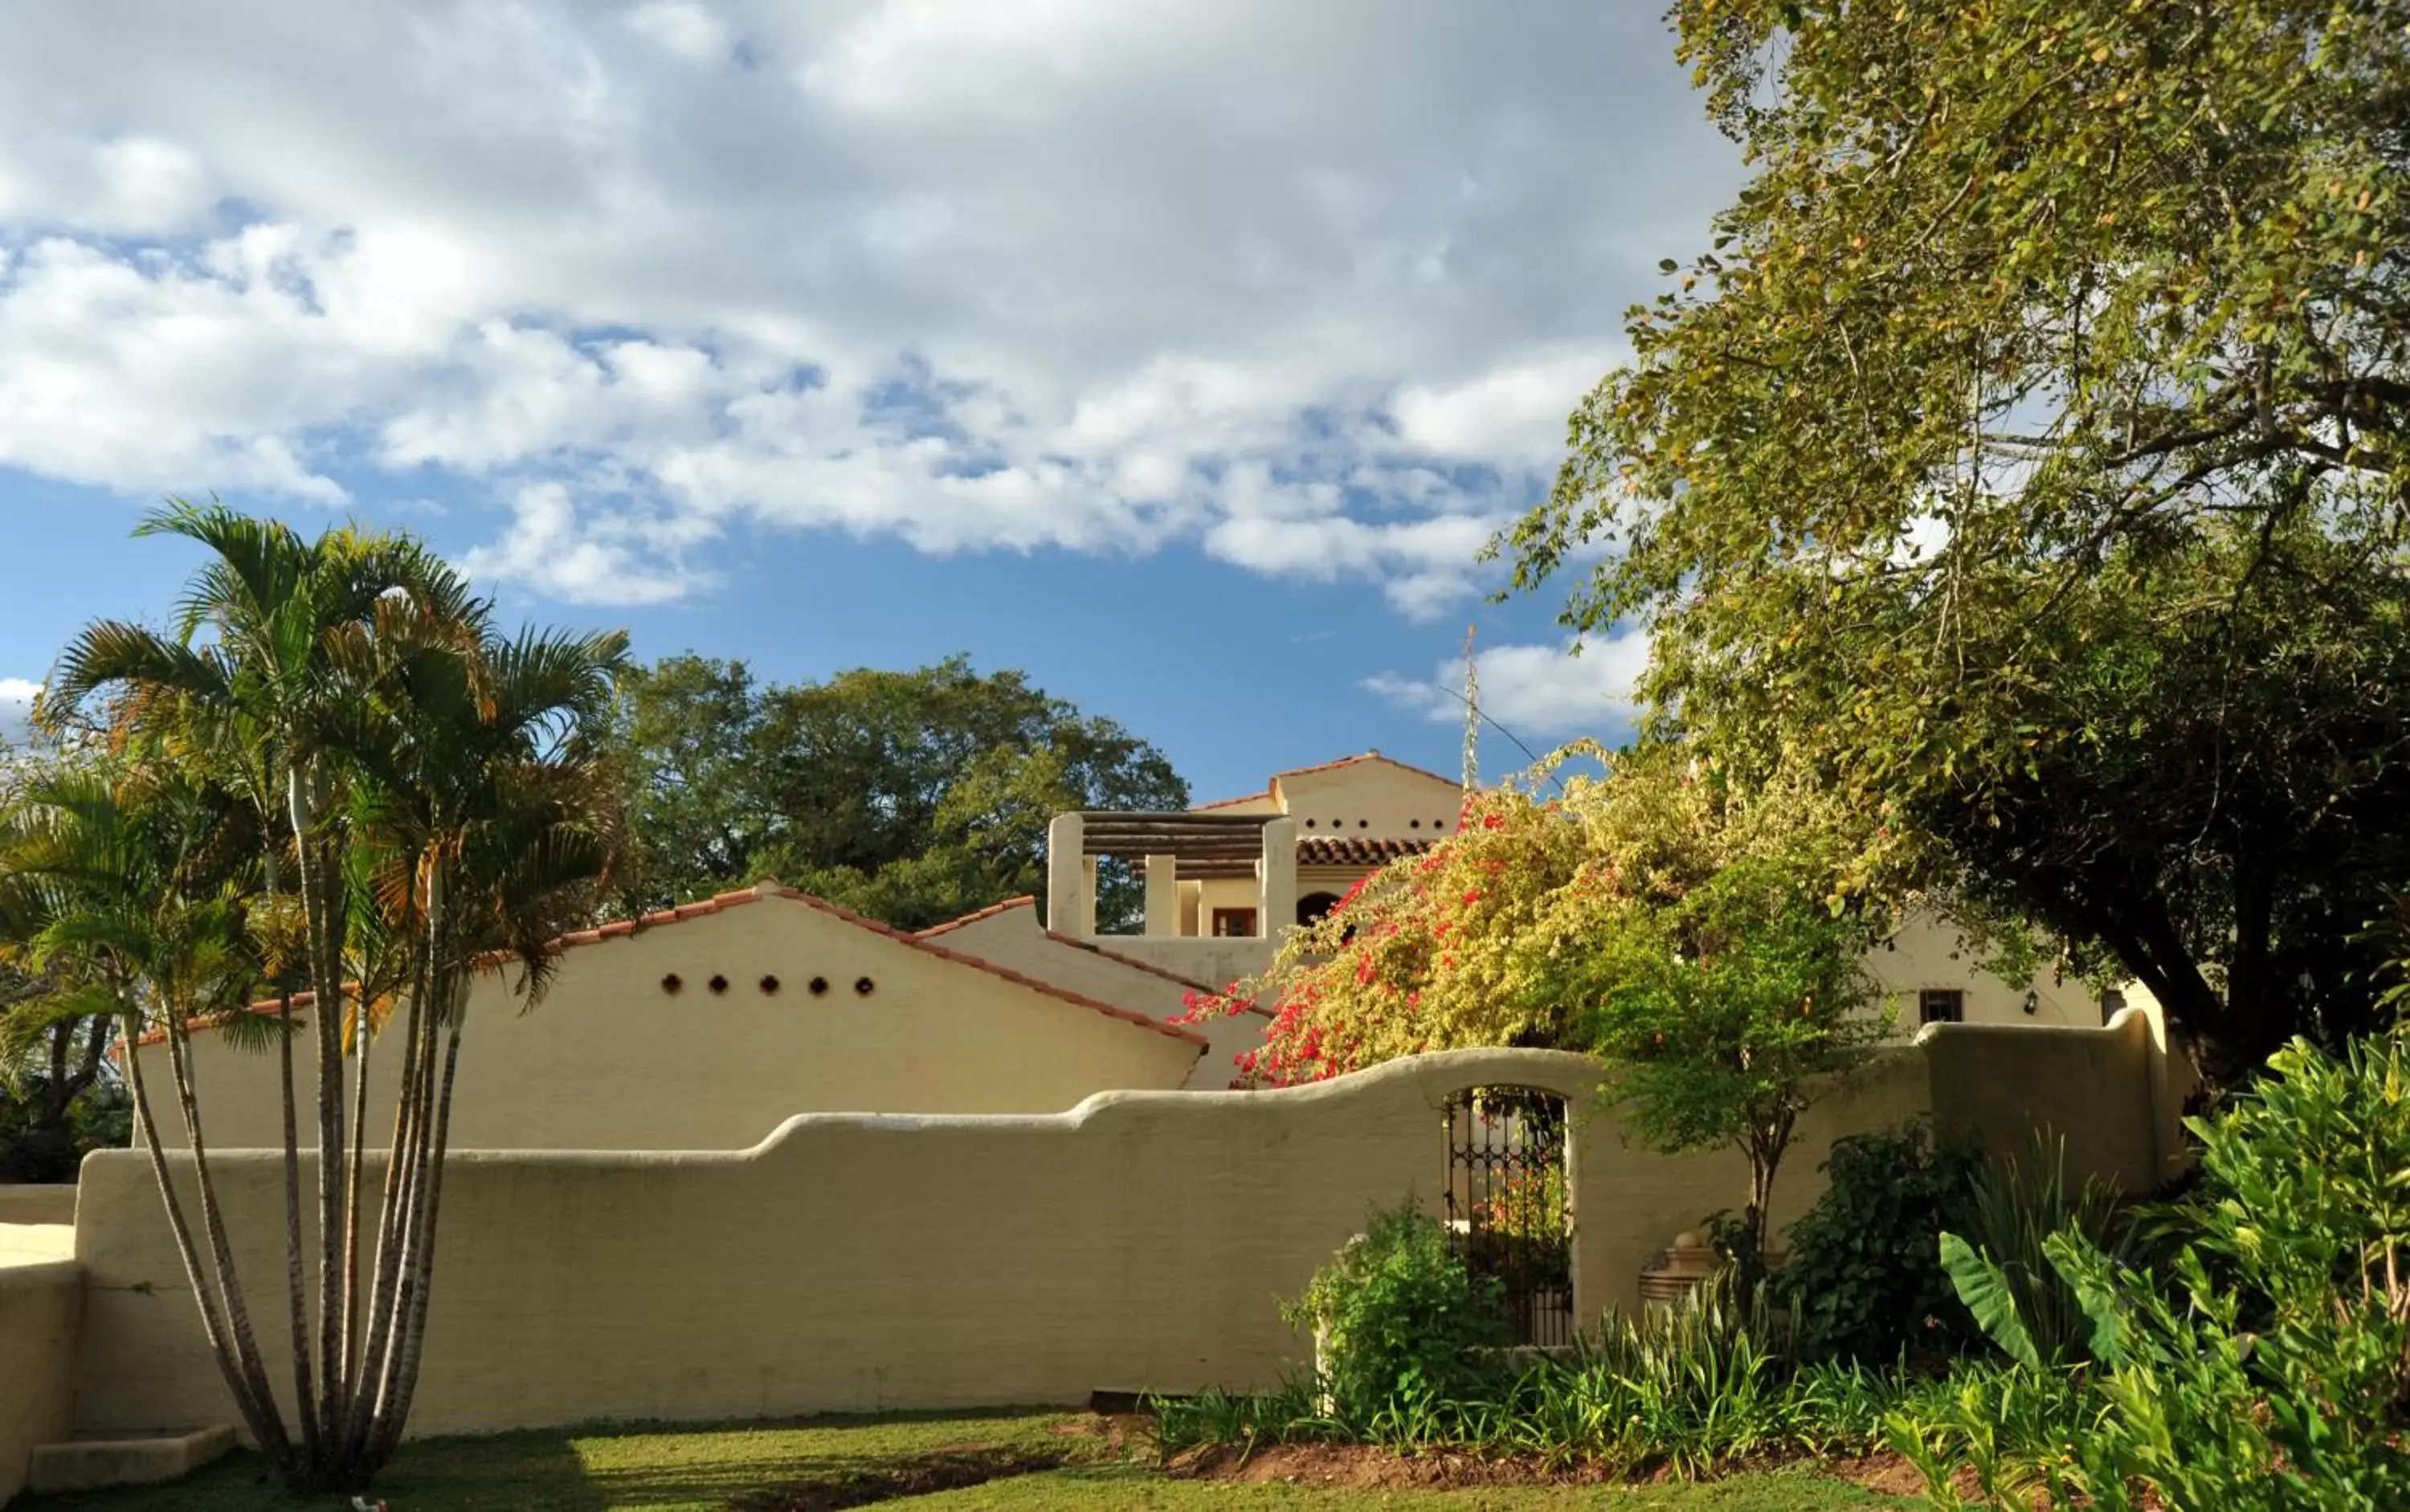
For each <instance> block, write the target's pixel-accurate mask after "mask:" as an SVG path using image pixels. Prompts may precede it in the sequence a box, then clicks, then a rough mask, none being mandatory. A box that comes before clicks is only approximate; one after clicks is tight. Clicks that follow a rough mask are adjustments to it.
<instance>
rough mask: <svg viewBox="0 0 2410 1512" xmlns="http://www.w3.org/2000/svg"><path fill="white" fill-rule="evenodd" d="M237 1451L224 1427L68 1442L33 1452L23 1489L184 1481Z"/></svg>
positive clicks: (144, 1484)
mask: <svg viewBox="0 0 2410 1512" xmlns="http://www.w3.org/2000/svg"><path fill="white" fill-rule="evenodd" d="M233 1447H234V1430H233V1429H231V1428H228V1427H226V1426H225V1425H224V1424H219V1425H217V1426H214V1427H211V1428H196V1429H194V1430H193V1431H192V1432H188V1433H160V1434H155V1435H152V1436H151V1437H148V1438H79V1439H69V1440H67V1441H66V1442H65V1443H64V1444H44V1445H41V1446H40V1447H36V1449H35V1450H34V1462H33V1465H32V1467H31V1469H30V1470H29V1472H28V1473H27V1475H26V1476H25V1485H26V1488H27V1489H28V1490H37V1491H80V1490H92V1489H94V1488H95V1487H100V1486H148V1485H153V1484H155V1483H157V1482H159V1481H163V1480H181V1479H183V1478H184V1477H185V1476H189V1475H191V1474H192V1473H193V1472H194V1471H196V1470H198V1469H199V1468H200V1467H201V1466H203V1465H205V1464H208V1463H209V1462H210V1461H212V1460H214V1459H216V1458H217V1457H218V1456H220V1455H222V1454H225V1452H226V1451H227V1450H229V1449H231V1448H233Z"/></svg>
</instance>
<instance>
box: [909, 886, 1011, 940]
mask: <svg viewBox="0 0 2410 1512" xmlns="http://www.w3.org/2000/svg"><path fill="white" fill-rule="evenodd" d="M1037 907H1038V899H1037V897H1036V896H1035V895H1034V894H1028V893H1024V894H1021V896H1019V897H1009V898H1006V899H1005V900H1004V901H1003V902H1001V903H991V904H989V905H988V906H987V907H986V908H984V909H980V910H979V911H978V912H977V913H966V914H964V915H963V916H962V917H961V918H959V919H949V920H947V921H946V922H945V923H941V924H931V925H930V926H929V927H928V928H926V929H922V930H916V931H914V933H913V936H912V938H915V939H927V938H930V937H931V936H933V935H949V934H951V933H953V932H954V931H955V930H957V929H964V928H967V927H969V926H970V925H972V924H976V923H986V922H987V921H988V920H990V919H993V918H994V917H995V916H996V915H997V914H999V913H1010V912H1011V911H1012V910H1013V909H1035V908H1037Z"/></svg>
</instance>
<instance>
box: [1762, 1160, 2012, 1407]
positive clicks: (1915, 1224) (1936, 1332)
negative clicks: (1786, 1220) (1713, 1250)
mask: <svg viewBox="0 0 2410 1512" xmlns="http://www.w3.org/2000/svg"><path fill="white" fill-rule="evenodd" d="M1980 1169H1981V1156H1980V1154H1979V1153H1978V1152H1977V1151H1976V1150H1975V1149H1974V1148H1973V1147H1972V1146H1971V1145H1970V1144H1967V1143H1966V1142H1964V1141H1936V1140H1935V1139H1933V1138H1932V1137H1931V1135H1930V1133H1929V1132H1928V1130H1927V1129H1926V1127H1924V1125H1922V1124H1911V1125H1909V1126H1907V1127H1902V1128H1899V1129H1896V1130H1894V1131H1892V1132H1889V1133H1881V1134H1858V1135H1852V1136H1851V1137H1850V1138H1848V1139H1844V1140H1840V1141H1836V1142H1835V1144H1834V1145H1833V1149H1832V1153H1831V1154H1830V1155H1829V1156H1826V1157H1825V1161H1824V1171H1825V1175H1826V1177H1827V1183H1826V1185H1825V1187H1824V1191H1823V1195H1822V1196H1821V1197H1819V1198H1818V1199H1816V1205H1815V1206H1814V1207H1812V1208H1810V1209H1808V1213H1807V1214H1806V1215H1805V1216H1803V1217H1801V1218H1800V1219H1799V1221H1798V1222H1796V1223H1794V1224H1793V1225H1792V1226H1791V1229H1790V1230H1789V1235H1790V1250H1791V1255H1790V1258H1789V1259H1787V1260H1786V1261H1784V1262H1783V1266H1782V1269H1781V1270H1780V1271H1778V1272H1776V1273H1775V1276H1774V1287H1775V1289H1776V1293H1777V1295H1778V1296H1780V1297H1782V1298H1785V1299H1787V1300H1788V1301H1790V1302H1791V1304H1792V1305H1793V1307H1794V1308H1796V1309H1797V1310H1798V1313H1799V1324H1800V1345H1801V1348H1802V1350H1803V1352H1804V1353H1806V1354H1807V1355H1808V1357H1809V1358H1811V1359H1822V1358H1831V1357H1837V1358H1840V1359H1855V1360H1862V1361H1865V1362H1866V1363H1869V1364H1877V1363H1888V1362H1890V1361H1893V1360H1896V1359H1900V1358H1902V1357H1903V1356H1904V1355H1909V1354H1914V1353H1929V1352H1933V1351H1937V1350H1939V1351H1954V1350H1955V1349H1956V1348H1957V1347H1958V1346H1959V1345H1961V1344H1962V1343H1963V1342H1965V1339H1966V1336H1967V1330H1966V1328H1965V1316H1966V1315H1965V1313H1964V1311H1963V1310H1962V1309H1961V1308H1960V1307H1959V1305H1958V1304H1957V1301H1956V1299H1955V1298H1954V1296H1953V1293H1952V1290H1951V1285H1950V1278H1949V1276H1948V1275H1946V1274H1945V1273H1944V1272H1943V1271H1942V1269H1941V1266H1940V1264H1939V1263H1938V1260H1937V1258H1936V1246H1937V1245H1938V1243H1940V1238H1941V1234H1942V1231H1943V1230H1944V1229H1949V1228H1952V1227H1957V1226H1963V1225H1964V1224H1965V1222H1966V1221H1967V1211H1968V1208H1969V1207H1970V1205H1971V1202H1972V1196H1973V1189H1974V1183H1975V1180H1976V1173H1977V1171H1978V1170H1980Z"/></svg>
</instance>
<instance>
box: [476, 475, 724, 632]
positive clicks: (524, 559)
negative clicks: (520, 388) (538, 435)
mask: <svg viewBox="0 0 2410 1512" xmlns="http://www.w3.org/2000/svg"><path fill="white" fill-rule="evenodd" d="M511 513H512V520H511V525H510V528H509V529H508V530H507V531H504V532H503V533H502V537H501V540H499V541H497V542H495V543H494V544H493V545H488V546H480V547H478V548H477V549H475V550H473V551H472V552H470V553H469V554H468V555H467V556H466V557H464V558H462V559H461V562H460V568H461V571H463V572H465V573H467V574H469V575H470V576H471V577H472V578H476V579H484V580H488V581H508V582H516V583H524V584H526V585H528V586H529V587H530V588H533V589H537V590H538V591H540V592H544V593H546V594H549V595H551V596H552V597H554V598H557V599H560V600H563V601H565V602H567V603H663V602H666V601H668V600H672V599H678V598H683V597H685V596H686V594H687V593H688V592H689V591H690V590H691V589H696V588H699V587H703V586H704V585H706V584H707V583H708V582H709V581H710V578H709V575H708V574H703V573H699V572H696V571H694V570H692V569H690V568H689V567H688V566H687V565H686V562H685V560H684V558H685V549H684V548H685V547H686V546H687V545H690V543H691V540H692V538H693V535H694V533H695V532H694V531H693V530H692V529H691V528H689V527H682V526H680V525H679V524H678V523H677V522H676V521H675V520H669V521H663V520H648V519H646V518H645V517H644V516H642V515H641V514H638V513H635V512H633V511H627V510H619V511H614V510H608V509H591V508H587V509H581V508H580V507H578V505H577V504H575V503H574V502H572V500H571V498H570V491H569V489H568V487H566V486H564V485H561V484H559V483H534V484H530V485H528V486H527V487H522V488H521V489H519V490H518V492H517V493H516V495H515V496H514V497H513V498H512V501H511Z"/></svg>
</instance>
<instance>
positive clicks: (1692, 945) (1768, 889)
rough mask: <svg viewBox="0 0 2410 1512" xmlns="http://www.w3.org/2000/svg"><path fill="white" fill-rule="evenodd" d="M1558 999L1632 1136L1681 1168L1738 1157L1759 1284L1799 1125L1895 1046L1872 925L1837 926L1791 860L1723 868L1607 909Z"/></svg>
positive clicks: (1747, 1256)
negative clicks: (1777, 1182) (1676, 1157)
mask: <svg viewBox="0 0 2410 1512" xmlns="http://www.w3.org/2000/svg"><path fill="white" fill-rule="evenodd" d="M1600 917H1601V921H1602V923H1604V927H1602V928H1600V929H1599V930H1598V931H1597V932H1596V933H1595V934H1594V935H1592V936H1590V937H1589V938H1590V949H1587V950H1583V951H1579V952H1566V953H1564V954H1563V955H1562V956H1561V957H1560V963H1561V969H1560V970H1559V971H1558V972H1557V973H1555V974H1554V982H1555V986H1556V988H1557V990H1560V991H1561V992H1563V993H1564V994H1565V995H1566V996H1568V998H1569V999H1570V1000H1571V1001H1572V1002H1574V1003H1575V1004H1576V1005H1578V1009H1577V1011H1578V1012H1579V1014H1580V1019H1579V1022H1580V1025H1581V1028H1582V1032H1583V1039H1585V1040H1586V1041H1587V1042H1588V1043H1589V1044H1590V1045H1591V1046H1593V1047H1594V1048H1596V1049H1597V1050H1598V1051H1599V1053H1600V1054H1604V1056H1606V1057H1607V1060H1608V1063H1609V1067H1610V1069H1609V1072H1608V1077H1607V1082H1606V1086H1605V1091H1604V1096H1605V1100H1606V1101H1607V1103H1608V1104H1609V1105H1610V1106H1613V1107H1616V1108H1618V1109H1619V1110H1620V1111H1621V1112H1622V1113H1623V1116H1624V1127H1625V1130H1626V1133H1627V1136H1628V1137H1630V1138H1632V1139H1633V1140H1635V1141H1639V1142H1641V1143H1644V1144H1646V1145H1648V1147H1649V1148H1652V1149H1656V1150H1662V1151H1664V1152H1666V1153H1669V1154H1688V1153H1691V1152H1695V1151H1704V1150H1711V1149H1718V1148H1736V1149H1738V1150H1740V1151H1741V1152H1742V1153H1743V1154H1744V1155H1746V1156H1748V1157H1749V1170H1750V1183H1749V1205H1748V1206H1747V1207H1746V1208H1745V1209H1744V1210H1743V1211H1742V1214H1741V1221H1742V1229H1741V1233H1740V1236H1739V1241H1740V1242H1739V1248H1738V1250H1737V1252H1736V1258H1738V1260H1739V1264H1740V1274H1741V1276H1742V1279H1743V1282H1744V1284H1748V1283H1749V1282H1752V1281H1754V1280H1755V1278H1756V1276H1757V1274H1758V1273H1759V1272H1758V1266H1759V1263H1760V1257H1761V1255H1762V1252H1763V1249H1764V1214H1765V1213H1766V1211H1767V1208H1768V1205H1769V1203H1770V1201H1771V1199H1772V1191H1773V1185H1774V1177H1775V1174H1776V1171H1777V1170H1778V1169H1779V1166H1780V1162H1781V1159H1782V1154H1783V1152H1784V1151H1785V1150H1786V1149H1788V1148H1789V1147H1790V1144H1791V1141H1792V1139H1793V1135H1794V1133H1795V1131H1796V1129H1797V1127H1798V1120H1799V1115H1800V1114H1801V1113H1803V1112H1806V1111H1807V1109H1808V1105H1809V1104H1810V1103H1811V1102H1812V1100H1813V1099H1814V1098H1816V1097H1817V1096H1818V1095H1819V1094H1820V1093H1822V1091H1823V1090H1825V1089H1826V1088H1827V1087H1829V1085H1830V1084H1831V1083H1832V1081H1833V1080H1834V1079H1835V1078H1837V1077H1839V1076H1841V1075H1843V1074H1845V1073H1847V1072H1848V1071H1850V1070H1851V1069H1854V1068H1855V1067H1856V1066H1857V1065H1858V1064H1859V1063H1860V1062H1861V1061H1862V1060H1863V1059H1864V1058H1865V1056H1866V1054H1867V1053H1868V1052H1869V1051H1870V1050H1871V1049H1872V1048H1873V1047H1874V1045H1875V1044H1877V1043H1878V1042H1880V1040H1881V1039H1883V1037H1884V1036H1885V1035H1887V1034H1888V1033H1889V1031H1890V1027H1891V1025H1890V1021H1889V1019H1888V1017H1887V1016H1885V1015H1882V1014H1878V1013H1873V1012H1870V1011H1868V1010H1869V1008H1870V1006H1871V1000H1872V998H1873V991H1872V988H1871V985H1870V983H1869V982H1868V981H1867V979H1866V976H1865V973H1864V968H1863V967H1862V966H1861V965H1860V960H1861V957H1862V956H1863V954H1864V952H1865V949H1866V943H1867V939H1868V931H1867V925H1866V921H1865V920H1864V919H1862V918H1860V917H1857V916H1854V915H1851V914H1848V913H1840V914H1837V913H1835V912H1834V911H1833V910H1832V909H1830V908H1829V907H1827V906H1825V904H1824V903H1823V902H1822V899H1821V897H1819V896H1818V894H1816V892H1815V891H1814V890H1813V889H1812V888H1811V887H1810V885H1809V884H1808V879H1807V877H1805V876H1804V875H1802V873H1801V871H1800V870H1799V869H1797V868H1796V867H1794V866H1791V865H1786V864H1785V863H1784V862H1783V861H1782V860H1781V859H1778V858H1776V857H1769V856H1752V857H1745V858H1742V859H1739V860H1736V861H1735V862H1733V863H1731V864H1729V865H1724V866H1722V867H1720V868H1718V869H1717V870H1715V871H1714V872H1712V873H1711V874H1709V875H1708V876H1706V878H1705V879H1704V880H1701V881H1699V882H1698V883H1697V885H1695V886H1693V887H1691V888H1689V889H1688V890H1687V891H1685V892H1683V893H1682V894H1680V895H1679V896H1677V897H1676V898H1673V899H1671V900H1670V901H1667V902H1663V903H1661V904H1655V905H1654V906H1651V905H1650V904H1649V903H1648V901H1646V900H1639V899H1620V900H1617V901H1614V902H1610V903H1608V904H1606V905H1604V907H1603V908H1602V909H1600Z"/></svg>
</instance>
